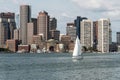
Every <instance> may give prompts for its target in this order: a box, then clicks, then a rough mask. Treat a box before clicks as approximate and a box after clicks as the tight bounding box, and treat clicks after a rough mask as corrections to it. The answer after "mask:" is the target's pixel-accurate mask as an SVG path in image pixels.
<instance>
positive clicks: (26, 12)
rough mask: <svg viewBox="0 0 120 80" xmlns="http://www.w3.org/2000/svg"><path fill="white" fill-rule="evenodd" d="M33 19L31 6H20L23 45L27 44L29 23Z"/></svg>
mask: <svg viewBox="0 0 120 80" xmlns="http://www.w3.org/2000/svg"><path fill="white" fill-rule="evenodd" d="M30 19H31V8H30V6H29V5H21V6H20V38H21V40H22V44H27V23H28V22H30Z"/></svg>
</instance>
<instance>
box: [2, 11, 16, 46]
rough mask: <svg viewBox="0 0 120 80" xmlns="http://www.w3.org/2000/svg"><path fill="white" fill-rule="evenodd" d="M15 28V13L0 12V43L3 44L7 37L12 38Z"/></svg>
mask: <svg viewBox="0 0 120 80" xmlns="http://www.w3.org/2000/svg"><path fill="white" fill-rule="evenodd" d="M14 29H16V23H15V14H14V13H11V12H8V13H0V45H1V46H3V45H4V44H5V42H6V40H7V39H13V37H14Z"/></svg>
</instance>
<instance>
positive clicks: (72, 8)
mask: <svg viewBox="0 0 120 80" xmlns="http://www.w3.org/2000/svg"><path fill="white" fill-rule="evenodd" d="M22 4H28V5H31V9H32V17H37V16H38V13H39V12H40V11H42V10H45V11H47V12H48V14H49V15H50V16H51V17H56V18H57V20H58V30H60V31H61V33H65V32H66V23H68V22H73V21H74V19H75V18H76V16H83V17H87V18H89V19H91V20H93V21H96V20H98V19H100V18H110V20H111V24H112V25H111V28H112V37H113V41H116V32H118V31H120V1H119V0H0V12H15V13H16V14H19V6H20V5H22Z"/></svg>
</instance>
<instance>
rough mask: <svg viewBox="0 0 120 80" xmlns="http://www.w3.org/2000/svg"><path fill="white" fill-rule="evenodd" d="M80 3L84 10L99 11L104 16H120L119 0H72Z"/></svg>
mask: <svg viewBox="0 0 120 80" xmlns="http://www.w3.org/2000/svg"><path fill="white" fill-rule="evenodd" d="M72 1H73V2H74V3H76V4H77V5H79V8H80V9H84V11H85V10H86V11H93V13H95V12H94V11H98V12H99V13H101V14H102V15H103V16H105V15H106V16H109V17H118V16H120V1H119V0H72Z"/></svg>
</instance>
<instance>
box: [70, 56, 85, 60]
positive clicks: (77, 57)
mask: <svg viewBox="0 0 120 80" xmlns="http://www.w3.org/2000/svg"><path fill="white" fill-rule="evenodd" d="M72 58H73V59H77V60H79V59H83V57H82V56H73V57H72Z"/></svg>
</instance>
